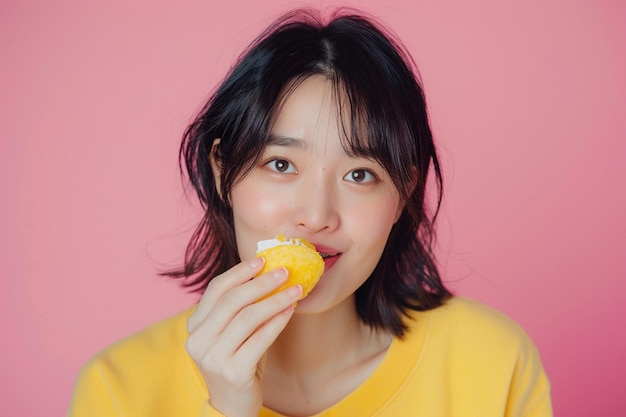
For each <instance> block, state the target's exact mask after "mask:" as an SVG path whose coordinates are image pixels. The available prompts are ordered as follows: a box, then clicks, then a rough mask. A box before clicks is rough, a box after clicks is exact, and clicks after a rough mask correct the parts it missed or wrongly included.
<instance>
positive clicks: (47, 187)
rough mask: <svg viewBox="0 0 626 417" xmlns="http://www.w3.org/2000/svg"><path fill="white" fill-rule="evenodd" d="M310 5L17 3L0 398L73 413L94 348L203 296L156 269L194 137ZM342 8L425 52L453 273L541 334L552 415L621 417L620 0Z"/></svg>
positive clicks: (4, 102)
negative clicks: (209, 106) (282, 24)
mask: <svg viewBox="0 0 626 417" xmlns="http://www.w3.org/2000/svg"><path fill="white" fill-rule="evenodd" d="M383 3H384V4H385V5H384V6H383V5H382V4H383ZM505 3H506V4H505ZM305 4H308V5H313V6H329V5H335V4H337V3H335V2H327V1H310V2H293V1H280V0H272V1H270V0H265V1H262V2H257V1H252V0H249V1H243V0H229V1H217V0H212V1H182V2H171V1H160V0H159V1H154V0H153V1H147V0H141V1H132V2H127V1H121V0H115V1H109V2H91V1H82V0H59V1H55V2H49V1H35V0H33V1H19V2H18V1H16V0H12V1H3V2H2V4H1V5H0V57H1V58H0V199H1V202H2V203H1V205H0V271H1V272H0V273H1V274H2V276H1V281H0V305H1V308H2V315H1V317H0V325H1V326H2V327H1V335H2V336H1V338H2V342H1V343H0V384H1V385H2V386H1V387H0V397H1V401H0V408H1V409H0V414H2V415H4V416H35V415H48V416H55V415H63V414H64V413H65V411H66V409H67V405H68V403H69V400H70V397H71V393H72V390H73V384H74V380H75V378H76V375H77V372H78V370H79V368H80V366H81V365H82V364H83V363H84V362H85V361H86V360H87V359H88V358H89V357H90V356H92V355H93V354H95V353H96V352H97V351H98V350H99V349H101V348H102V347H104V346H106V345H108V344H110V343H111V342H113V341H115V340H117V339H119V338H121V337H123V336H125V335H128V334H130V333H132V332H134V331H136V330H138V329H140V328H142V327H143V326H145V325H147V324H149V323H151V322H154V321H156V320H158V319H161V318H163V317H166V316H168V315H170V314H173V313H174V312H177V311H178V310H180V309H182V308H184V307H185V306H187V305H189V304H190V303H191V302H192V301H193V299H194V298H193V297H191V296H188V295H186V294H185V293H184V292H183V291H182V290H180V289H179V288H177V286H176V284H175V283H173V282H169V281H168V280H165V279H162V278H159V277H158V276H157V275H156V271H158V270H161V269H165V268H168V267H171V266H174V265H177V264H178V262H180V260H181V256H182V252H183V248H184V245H185V242H186V239H187V237H188V236H189V234H190V230H191V228H192V226H193V225H194V224H195V221H196V219H197V216H198V213H199V210H198V208H197V206H195V204H192V203H191V202H190V201H191V200H189V199H186V197H185V195H184V192H183V188H182V186H181V183H180V180H179V175H178V171H177V159H176V158H177V148H178V144H179V137H180V135H181V132H182V130H183V128H184V127H185V125H186V123H187V122H188V121H189V119H190V117H191V116H192V115H193V114H194V112H195V111H196V110H198V108H199V106H200V104H201V103H202V101H203V100H204V99H205V98H206V96H207V94H208V93H209V91H210V90H211V89H212V87H213V86H214V85H215V84H216V83H217V82H218V80H219V79H220V78H221V77H222V76H223V75H224V73H225V71H226V69H227V68H228V66H229V65H230V63H231V62H232V60H233V59H234V57H235V56H236V55H237V53H238V52H239V51H240V50H241V48H242V47H243V46H244V45H245V44H246V43H247V42H248V41H249V40H251V39H252V37H253V36H254V35H256V34H257V33H258V31H259V30H260V29H261V28H263V27H264V26H265V25H266V24H267V23H269V21H271V20H272V18H273V17H275V16H276V15H277V14H278V13H279V12H281V11H283V10H285V9H286V8H288V7H292V6H297V5H305ZM343 4H347V5H353V6H358V7H361V8H363V9H365V10H367V11H369V12H371V13H373V14H375V15H376V16H378V17H379V18H380V19H381V20H382V21H383V22H384V23H386V24H387V25H388V26H389V27H391V28H393V29H394V31H395V32H396V33H398V34H399V35H400V37H401V38H402V39H403V40H404V41H405V43H406V44H407V46H408V48H409V49H410V50H411V51H412V53H413V54H414V57H415V60H416V61H417V64H418V66H419V67H420V70H421V73H422V77H423V79H424V82H425V85H426V93H427V98H428V99H429V102H430V111H431V115H432V121H433V127H434V131H435V134H436V136H437V139H438V141H439V144H440V149H441V151H442V156H443V160H444V169H445V177H446V180H447V181H446V182H447V193H446V199H445V204H444V209H443V213H442V215H441V217H440V220H441V222H440V237H441V239H440V245H439V248H438V252H439V254H440V261H441V264H442V269H443V271H444V274H445V276H446V280H447V281H448V283H449V284H450V285H451V287H452V288H453V289H455V290H456V291H457V292H458V293H459V294H462V295H468V296H472V297H475V298H477V299H479V300H482V301H483V302H485V303H487V304H489V305H492V306H494V307H496V308H498V309H500V310H501V311H503V312H505V313H506V314H508V315H509V316H511V317H513V318H514V319H515V320H517V321H518V322H519V323H521V324H522V325H523V326H524V327H525V328H526V329H527V331H528V333H529V334H530V335H531V337H532V338H533V339H534V340H535V342H536V344H537V345H538V347H539V349H540V351H541V353H542V358H543V361H544V364H545V367H546V369H547V371H548V373H549V376H550V378H551V380H552V384H553V401H554V406H555V411H556V414H557V415H560V416H570V417H575V416H581V417H582V416H585V417H587V416H618V415H626V396H625V395H624V387H626V359H625V353H626V331H625V321H626V320H625V317H626V306H625V303H624V302H623V299H624V296H625V295H626V284H625V282H626V280H625V279H624V275H625V274H624V271H626V220H625V215H624V213H626V198H625V192H624V190H626V113H625V112H626V76H625V75H624V74H626V7H625V5H626V3H624V2H623V1H621V0H614V1H611V0H602V1H597V0H587V1H572V0H553V1H543V0H530V1H525V2H502V1H498V0H483V1H472V2H457V3H456V4H454V5H451V4H450V2H444V1H435V0H432V1H408V0H407V1H401V0H386V1H384V2H383V1H380V0H370V1H348V2H345V3H343Z"/></svg>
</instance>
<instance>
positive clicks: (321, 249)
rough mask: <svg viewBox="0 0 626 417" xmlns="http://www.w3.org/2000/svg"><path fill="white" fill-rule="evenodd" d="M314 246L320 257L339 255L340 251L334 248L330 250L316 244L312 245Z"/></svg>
mask: <svg viewBox="0 0 626 417" xmlns="http://www.w3.org/2000/svg"><path fill="white" fill-rule="evenodd" d="M314 246H315V250H316V251H318V252H319V253H320V255H330V256H332V255H338V254H340V253H341V251H339V250H337V249H335V248H331V247H328V246H324V245H318V244H314Z"/></svg>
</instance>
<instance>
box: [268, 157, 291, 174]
mask: <svg viewBox="0 0 626 417" xmlns="http://www.w3.org/2000/svg"><path fill="white" fill-rule="evenodd" d="M267 166H268V167H269V168H270V169H271V170H272V171H276V172H281V173H287V174H293V173H295V172H296V170H295V168H294V167H293V165H292V164H291V162H289V161H287V160H286V159H272V160H271V161H269V162H268V163H267Z"/></svg>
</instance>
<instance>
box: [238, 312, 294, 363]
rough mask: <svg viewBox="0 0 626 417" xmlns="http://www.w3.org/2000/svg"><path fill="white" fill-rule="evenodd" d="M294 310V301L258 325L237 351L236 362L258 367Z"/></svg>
mask: <svg viewBox="0 0 626 417" xmlns="http://www.w3.org/2000/svg"><path fill="white" fill-rule="evenodd" d="M294 310H295V304H294V303H292V304H290V305H289V306H288V307H287V308H285V309H284V310H282V311H281V312H280V313H278V314H276V315H275V316H274V317H272V318H270V319H269V320H267V321H266V322H265V323H263V325H261V326H260V327H258V328H257V330H256V331H255V332H254V333H253V334H252V335H250V337H249V338H248V340H246V342H245V343H244V344H243V345H241V347H240V348H239V350H238V351H237V352H236V353H235V356H234V363H237V364H239V365H240V366H242V367H245V368H246V369H249V368H250V367H253V366H254V367H256V366H257V365H258V364H259V363H260V361H261V360H262V359H263V355H265V353H266V352H267V349H268V348H269V347H270V346H271V345H272V343H274V341H275V340H276V338H277V337H278V335H280V333H281V332H282V331H283V330H284V328H285V326H287V323H289V320H290V319H291V317H292V316H293V312H294ZM255 369H256V368H255Z"/></svg>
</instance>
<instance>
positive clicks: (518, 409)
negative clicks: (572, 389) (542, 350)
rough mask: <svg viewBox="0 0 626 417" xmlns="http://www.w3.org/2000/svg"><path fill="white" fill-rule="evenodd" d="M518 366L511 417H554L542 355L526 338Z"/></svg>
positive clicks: (509, 410)
mask: <svg viewBox="0 0 626 417" xmlns="http://www.w3.org/2000/svg"><path fill="white" fill-rule="evenodd" d="M524 342H525V343H522V345H521V349H520V352H519V356H518V358H517V362H516V364H515V368H514V372H513V376H512V381H511V387H510V391H509V398H508V401H507V410H506V416H507V417H509V416H510V417H552V415H553V414H552V401H551V398H550V382H549V381H548V377H547V376H546V374H545V371H544V369H543V365H542V363H541V359H540V357H539V352H538V351H537V348H536V347H535V345H534V344H533V343H532V342H531V341H530V339H528V338H526V340H525V341H524Z"/></svg>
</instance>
